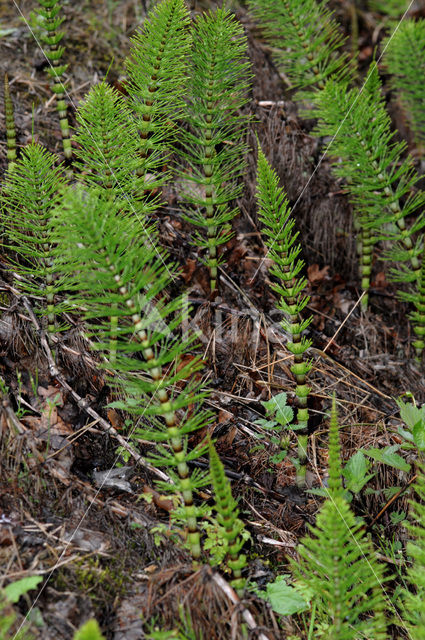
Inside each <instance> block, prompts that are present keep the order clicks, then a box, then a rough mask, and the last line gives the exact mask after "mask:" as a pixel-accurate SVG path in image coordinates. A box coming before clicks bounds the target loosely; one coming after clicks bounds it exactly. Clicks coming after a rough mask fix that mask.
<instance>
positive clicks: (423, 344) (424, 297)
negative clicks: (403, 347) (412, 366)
mask: <svg viewBox="0 0 425 640" xmlns="http://www.w3.org/2000/svg"><path fill="white" fill-rule="evenodd" d="M413 304H414V305H415V307H416V311H414V312H413V313H412V314H411V318H412V322H413V331H414V332H415V334H416V336H417V339H416V340H415V341H414V342H413V346H414V348H415V351H416V359H417V360H420V359H421V358H422V353H423V350H424V348H425V243H424V246H423V248H422V263H421V269H420V276H419V282H418V293H417V295H415V297H414V300H413Z"/></svg>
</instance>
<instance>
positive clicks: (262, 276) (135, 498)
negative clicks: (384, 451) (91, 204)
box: [0, 0, 425, 640]
mask: <svg viewBox="0 0 425 640" xmlns="http://www.w3.org/2000/svg"><path fill="white" fill-rule="evenodd" d="M35 5H36V2H35V0H20V1H19V2H17V3H15V2H13V1H9V2H2V3H1V5H0V76H3V74H4V73H5V72H7V74H8V76H9V81H10V85H11V92H12V98H13V102H14V107H15V119H16V128H17V134H18V143H19V145H20V146H22V145H24V144H26V143H27V142H28V141H29V140H30V139H31V137H32V135H33V131H34V132H35V135H36V137H37V138H38V139H39V140H40V141H41V142H42V143H43V144H45V145H46V146H47V148H49V149H50V150H51V151H56V152H57V153H58V154H59V155H60V154H61V140H60V130H59V126H58V122H57V116H56V111H55V105H54V103H53V101H52V99H51V97H50V95H51V94H50V89H49V83H48V80H47V78H46V74H45V59H44V57H43V54H42V52H41V50H40V48H39V47H38V46H37V43H36V42H35V41H34V38H33V37H32V35H31V33H30V30H29V28H28V25H27V24H26V23H25V22H24V20H23V19H22V17H21V16H20V15H19V11H18V6H19V9H20V10H21V11H22V14H23V15H24V16H25V17H26V19H28V18H29V15H30V11H31V10H33V9H34V7H35ZM63 6H64V13H65V16H66V22H65V26H64V28H65V30H66V37H65V40H64V44H65V46H66V54H65V55H66V61H67V62H69V69H68V71H67V77H68V78H69V84H68V92H69V94H70V96H71V99H72V105H71V106H70V109H69V115H70V119H71V124H73V123H74V122H75V119H74V114H75V108H76V107H77V106H78V104H79V102H80V101H81V99H82V98H83V97H84V94H85V93H86V92H87V91H88V89H89V88H90V86H92V85H93V84H95V83H96V82H97V81H98V80H99V79H101V78H103V77H104V76H105V73H106V72H107V71H108V69H109V73H108V80H109V81H110V82H111V83H112V84H113V85H114V86H116V87H117V88H120V87H121V86H122V85H121V83H122V82H123V80H124V75H123V60H124V58H125V56H126V54H127V53H128V51H129V46H130V40H129V38H130V36H131V35H132V33H133V32H134V29H135V28H136V26H137V24H139V23H140V22H141V21H142V20H143V18H144V15H145V12H144V9H143V7H142V5H139V4H138V3H136V1H134V2H133V1H130V0H126V1H122V0H115V1H113V2H112V1H111V2H106V1H105V2H103V1H100V0H97V1H94V2H83V1H80V2H65V1H64V3H63ZM335 6H336V7H337V18H338V19H339V20H340V22H341V24H342V25H343V28H344V29H345V30H346V31H347V33H349V32H350V20H351V19H352V17H351V16H350V13H349V3H348V2H347V3H345V2H338V3H335ZM202 8H203V7H202ZM197 9H199V6H198V7H197ZM237 15H238V17H239V18H240V19H241V21H242V22H243V24H244V26H245V27H246V29H247V32H248V36H249V53H250V57H251V61H252V65H253V74H254V77H253V88H252V92H251V103H250V105H249V109H250V111H251V113H252V114H253V116H254V119H253V122H252V125H251V130H250V132H249V143H250V145H251V147H252V149H253V148H254V147H255V134H254V132H257V133H258V136H259V139H260V143H261V145H262V147H263V150H264V151H265V153H266V155H267V157H268V159H269V160H270V161H271V163H272V165H273V166H274V167H275V168H276V170H277V172H278V174H279V177H280V179H281V184H282V185H283V186H284V187H285V189H286V191H287V193H288V197H289V200H290V202H291V204H292V205H293V207H294V208H293V213H294V216H295V217H296V221H297V225H298V228H299V230H300V240H301V243H302V248H303V259H304V261H305V263H306V265H307V270H306V271H307V276H308V291H307V293H308V294H309V296H310V302H309V305H308V310H309V311H310V313H312V315H313V322H312V325H311V329H310V336H311V338H312V340H313V347H312V348H311V357H312V358H313V362H314V366H313V370H312V373H311V375H310V378H309V384H310V386H311V387H312V393H311V406H310V409H311V424H310V425H309V430H310V440H309V466H308V474H307V483H308V486H309V487H320V486H321V485H322V483H323V480H324V479H325V478H326V473H327V431H328V418H329V408H330V403H331V397H332V394H333V393H335V395H336V398H337V404H338V412H339V422H340V424H341V426H342V428H341V437H342V444H343V458H344V460H347V459H348V458H350V456H352V455H353V454H354V453H355V452H356V451H358V450H359V449H360V448H370V447H383V446H387V445H394V444H400V436H399V435H398V433H397V428H398V426H399V425H401V420H400V418H399V413H398V408H397V405H396V403H395V400H394V398H397V397H398V396H400V395H402V394H403V393H406V392H411V393H412V394H413V395H414V397H415V399H416V401H417V402H418V403H422V402H424V401H425V383H424V380H423V369H421V368H420V367H419V365H418V364H416V363H415V362H414V361H413V358H412V349H411V347H410V338H411V336H410V331H411V329H410V325H409V323H408V322H407V320H406V318H407V314H408V311H409V309H408V306H407V305H406V304H404V303H401V302H399V301H398V299H397V297H396V291H395V287H394V285H392V284H391V283H389V281H388V265H387V264H385V263H384V262H382V261H379V260H378V259H376V261H375V264H374V271H373V281H372V290H371V295H370V307H369V310H368V311H367V313H362V312H361V311H360V305H359V299H360V288H359V279H358V276H357V266H356V265H357V259H356V250H355V236H354V232H353V228H352V212H351V206H350V204H349V202H348V199H347V196H346V195H345V194H344V192H343V188H342V185H341V184H340V182H339V181H338V180H337V179H335V177H334V176H333V175H332V172H331V168H330V161H329V160H328V158H326V157H325V158H323V159H322V158H321V155H322V152H323V149H322V147H321V146H320V141H318V140H317V139H316V138H313V137H311V136H310V135H309V131H310V129H311V123H309V122H305V121H302V120H301V119H300V118H299V116H298V114H297V109H296V107H295V105H294V104H293V103H292V102H291V99H290V98H291V93H290V91H288V89H287V87H286V86H285V83H284V79H282V78H281V77H280V75H279V74H278V72H277V70H276V68H275V66H274V64H273V63H272V62H271V57H270V51H269V50H268V48H267V46H266V45H265V44H264V42H262V40H261V38H260V36H259V32H258V30H257V29H256V28H255V26H254V25H253V24H252V21H251V20H250V18H249V16H248V15H247V13H246V11H245V10H244V9H243V8H242V9H238V11H237ZM424 15H425V13H424ZM358 20H359V40H358V55H359V60H360V61H361V64H362V65H364V66H365V67H366V66H367V64H368V63H369V62H370V61H371V59H372V55H373V48H374V46H375V45H376V43H377V42H378V41H379V38H380V37H381V35H382V25H381V24H380V22H379V18H378V16H376V15H373V14H372V13H370V12H367V11H366V10H364V11H363V10H359V14H358ZM347 46H349V45H347ZM0 92H1V90H0ZM0 104H2V102H1V103H0ZM1 112H2V106H0V122H1V125H0V175H2V174H3V172H4V170H5V167H6V144H5V128H4V118H3V115H1ZM391 112H392V114H393V116H394V119H395V120H396V121H397V125H398V126H399V128H403V127H404V124H403V121H402V115H401V113H400V112H399V110H398V109H397V105H394V104H391ZM409 144H410V152H411V153H413V154H415V151H416V150H415V148H414V146H413V145H412V143H411V141H410V142H409ZM254 194H255V154H254V152H252V153H250V155H249V158H248V167H247V171H246V174H245V189H244V195H243V197H241V199H240V201H239V203H238V204H239V208H240V215H239V216H238V218H237V219H236V220H235V223H234V230H235V235H234V237H233V239H232V240H231V241H230V242H229V243H228V244H227V245H226V247H225V254H224V258H225V265H226V266H225V269H224V272H223V274H222V277H221V289H220V298H217V299H216V300H215V301H214V303H211V302H209V300H208V293H207V288H208V283H207V275H206V272H205V270H204V268H203V267H202V266H200V261H199V256H198V255H197V250H196V248H195V247H194V246H193V245H192V244H191V243H190V229H189V227H188V225H187V223H185V222H183V221H182V219H181V217H180V215H179V211H178V210H176V208H175V207H174V208H173V194H172V193H171V192H170V193H164V200H165V204H164V207H163V210H162V211H161V212H160V215H159V219H158V224H159V225H160V227H161V238H162V239H163V241H164V244H165V246H166V247H167V249H168V251H169V253H170V254H171V256H172V257H173V258H174V259H176V260H177V261H178V262H179V263H180V264H181V265H182V277H181V287H182V288H183V287H186V289H187V290H188V294H189V297H190V299H191V301H192V304H193V312H192V316H191V323H192V327H196V328H197V329H198V333H199V336H200V341H201V343H202V353H203V358H204V361H205V369H204V371H203V375H204V376H205V379H206V380H207V379H208V381H209V385H210V388H212V393H211V395H210V397H209V399H208V404H209V406H210V408H211V409H213V411H214V416H215V418H214V422H213V423H212V425H211V426H210V427H209V429H210V432H211V434H213V436H214V438H215V439H216V441H217V450H218V452H219V454H220V457H221V459H222V461H223V463H224V464H225V467H226V470H227V471H228V473H229V477H231V480H232V489H233V492H234V495H235V496H236V497H238V499H239V505H240V509H241V513H242V517H243V519H244V521H245V522H246V523H247V528H248V530H249V532H250V534H251V540H250V542H249V544H248V548H247V553H248V557H249V567H248V579H249V581H250V582H251V583H256V584H257V585H258V586H259V587H261V586H264V585H265V584H266V583H267V582H268V581H271V580H273V579H274V577H275V576H276V575H278V574H284V573H288V557H296V546H297V544H298V541H299V540H300V539H301V538H302V536H303V535H304V533H305V532H306V525H307V524H308V523H310V524H311V523H313V522H314V519H315V514H316V513H317V510H318V508H319V506H320V503H321V499H320V498H318V497H316V496H314V495H311V494H309V493H305V492H300V491H299V490H298V489H297V488H296V486H295V471H294V467H293V464H292V463H291V461H290V456H288V457H287V458H286V459H285V460H284V461H283V462H282V463H280V464H278V465H273V464H272V463H270V461H269V455H270V451H271V449H270V447H269V446H268V445H267V444H264V445H263V446H262V447H261V446H259V441H258V439H257V438H256V435H257V432H258V427H257V426H256V425H255V420H257V419H258V418H260V417H263V416H264V409H263V406H262V404H261V403H262V401H265V400H267V399H269V398H270V396H271V395H274V394H276V393H278V392H280V391H287V392H288V395H289V396H291V393H292V392H293V390H294V388H295V382H294V379H293V377H292V374H291V372H290V370H289V366H288V362H289V360H288V359H289V354H288V351H287V350H286V348H285V346H284V344H283V342H282V334H281V330H280V328H279V322H278V320H279V315H278V314H276V311H275V305H276V298H275V295H274V294H273V292H272V290H271V288H270V286H269V280H268V267H269V265H270V261H269V260H268V259H267V257H266V250H265V247H264V244H263V242H262V239H261V229H260V227H259V225H258V221H257V215H256V206H255V199H254ZM376 258H378V256H377V257H376ZM2 265H3V268H2V270H1V271H0V291H1V306H0V309H1V313H2V316H1V323H0V375H1V377H2V378H3V380H4V381H5V383H6V385H7V388H8V391H7V392H6V391H5V392H3V394H2V410H1V414H0V434H1V442H2V444H1V461H0V576H1V580H0V587H1V586H4V585H5V584H7V583H8V582H10V581H15V580H17V579H19V578H22V577H25V576H28V575H40V576H42V577H43V582H42V583H41V584H40V589H39V591H38V592H37V595H36V597H35V598H34V597H33V594H34V593H35V592H31V593H30V594H28V596H27V598H26V599H25V598H22V599H21V601H20V605H19V606H20V612H21V614H22V615H24V614H26V613H27V612H28V610H29V609H31V613H30V620H31V630H32V633H33V635H34V637H36V638H44V640H54V639H67V640H68V639H70V638H72V635H73V632H74V630H75V629H76V628H78V627H79V626H80V624H81V622H82V621H84V620H86V619H88V618H89V617H92V616H94V617H96V619H97V620H98V621H99V623H100V626H101V628H102V631H103V633H104V634H105V636H106V637H107V638H108V639H113V640H124V639H125V640H138V639H139V638H144V637H149V634H150V633H151V632H152V630H153V629H155V628H158V629H161V630H163V629H172V628H176V627H177V626H178V621H179V620H180V618H179V615H180V614H179V605H184V606H185V607H186V608H187V610H188V611H189V612H190V616H191V618H192V625H193V629H194V631H195V637H196V638H201V637H203V638H204V640H206V639H208V640H209V639H211V640H215V639H216V638H217V639H218V638H230V637H232V638H243V637H246V636H245V635H244V631H243V625H242V624H241V621H242V614H243V611H244V608H248V609H249V610H250V611H251V613H252V615H253V617H254V619H255V621H256V624H257V625H259V627H261V630H262V631H263V632H264V633H265V634H266V636H267V637H268V638H270V639H272V638H282V637H285V634H286V633H287V634H288V635H291V634H292V635H295V634H299V636H300V637H303V633H304V630H303V629H302V628H301V627H298V628H297V624H298V623H297V622H294V620H292V622H289V621H287V620H284V621H283V622H282V620H280V621H279V623H278V619H277V618H278V617H277V616H276V615H275V614H273V612H272V611H271V609H270V607H269V606H268V605H267V604H266V603H265V602H263V601H262V600H261V599H260V598H257V597H256V596H255V595H253V594H252V593H248V594H247V596H246V598H244V599H243V602H242V604H238V605H237V606H234V604H232V602H231V601H230V600H229V597H228V593H227V592H226V590H225V589H223V587H222V585H219V584H218V583H217V582H215V581H214V580H213V579H212V570H211V568H210V567H209V566H208V564H206V565H205V566H203V567H200V568H199V569H198V570H197V571H195V572H194V571H193V568H192V564H191V560H190V557H189V555H188V553H187V552H186V551H185V550H184V548H183V547H182V545H181V544H179V541H178V540H175V534H173V532H172V531H171V529H170V528H169V521H170V514H169V510H170V504H169V502H167V501H166V500H164V499H163V497H162V496H161V495H159V494H158V493H157V492H156V490H155V489H154V480H155V478H154V477H152V475H151V474H150V473H149V471H147V470H146V469H144V468H143V467H141V466H137V465H136V464H135V463H134V461H132V460H131V459H130V460H129V461H128V462H127V463H126V468H127V477H126V478H125V481H124V480H123V478H122V477H119V478H118V479H117V478H115V481H113V482H110V483H109V486H108V487H105V486H103V487H102V488H101V489H99V486H100V484H101V480H99V477H101V476H99V475H97V474H99V473H101V472H102V471H105V470H108V469H111V468H112V467H117V466H118V464H117V463H119V462H123V461H122V460H121V459H119V458H118V459H117V454H116V449H117V446H118V444H119V442H118V441H117V438H116V434H120V435H121V436H122V437H125V430H124V425H123V423H122V419H121V417H120V416H119V415H118V414H117V413H116V412H114V411H112V410H108V409H106V408H105V405H106V404H107V401H108V391H109V390H108V389H107V387H106V386H105V384H104V381H103V378H102V373H101V371H100V369H97V368H96V362H95V361H94V360H93V359H92V358H91V357H90V354H88V353H87V349H86V345H85V343H84V340H83V339H82V337H81V334H80V332H81V326H80V325H78V322H76V324H75V326H74V327H73V328H72V330H71V331H70V332H69V333H68V334H66V335H64V336H61V338H60V341H59V344H58V345H57V353H58V354H59V364H60V372H61V376H60V377H59V379H58V377H57V376H54V375H52V371H51V369H49V362H48V359H47V357H46V353H45V350H43V346H42V344H41V343H40V340H39V332H38V331H37V327H36V321H35V320H34V316H33V315H32V313H31V311H32V309H31V306H28V305H27V306H25V304H24V302H23V301H22V299H21V297H20V296H19V287H18V285H17V284H16V282H15V283H12V281H11V277H10V275H9V274H8V273H7V268H6V267H7V256H5V255H3V256H1V257H0V268H1V267H2ZM29 303H30V304H31V300H30V301H29ZM63 380H65V382H66V384H65V385H63V384H61V381H63ZM78 397H80V398H81V399H83V400H84V402H85V404H86V405H89V406H90V407H91V408H92V415H91V416H90V415H88V414H87V412H86V411H85V410H84V409H83V403H82V402H80V403H78V402H77V400H78ZM93 415H95V417H93ZM108 425H110V426H111V427H113V429H112V430H111V429H110V428H109V429H108ZM262 442H264V441H262ZM133 444H134V443H133ZM292 446H293V447H294V446H295V441H293V442H292ZM140 450H141V451H142V452H143V446H142V445H140ZM292 453H293V452H292ZM205 464H207V461H205ZM373 470H374V471H375V472H376V473H375V476H374V477H373V479H372V480H370V482H369V483H368V485H367V487H368V491H367V492H364V491H363V492H362V493H361V494H359V495H357V496H355V497H354V501H353V508H354V510H355V512H356V514H358V515H359V516H362V517H363V518H364V519H365V522H366V524H367V525H371V524H372V523H373V535H374V537H375V539H376V541H377V543H379V540H381V542H382V554H381V555H382V558H383V559H384V561H386V562H388V563H389V565H390V570H393V566H391V564H394V563H396V562H397V560H396V558H395V557H394V554H391V549H394V548H395V547H394V543H395V542H397V541H400V543H401V544H403V536H405V530H404V529H403V528H402V527H400V525H399V524H398V520H400V518H397V514H399V513H402V512H406V511H407V508H408V507H407V499H408V495H407V494H403V495H402V496H401V497H399V498H398V500H397V501H396V502H395V503H394V504H392V505H391V506H390V507H389V508H387V509H385V510H384V511H383V513H382V515H379V514H380V512H381V510H382V509H383V507H384V506H385V505H386V504H387V502H388V497H389V496H390V495H391V492H392V491H394V487H403V486H405V485H407V484H408V482H409V474H408V473H405V472H402V471H397V470H395V469H391V468H389V467H388V466H385V465H383V464H380V463H376V464H375V465H374V467H373ZM205 498H206V499H208V495H207V494H206V495H205ZM394 514H396V515H394ZM391 545H392V546H391ZM282 624H283V625H286V626H287V628H286V631H285V632H284V631H282V629H281V627H280V626H279V625H282ZM299 624H300V625H301V622H300V623H299ZM183 626H184V624H183ZM256 634H257V632H252V634H251V636H250V637H257V636H258V634H257V635H256Z"/></svg>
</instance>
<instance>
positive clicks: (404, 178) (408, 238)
mask: <svg viewBox="0 0 425 640" xmlns="http://www.w3.org/2000/svg"><path fill="white" fill-rule="evenodd" d="M315 103H316V111H315V113H316V114H317V115H318V117H319V124H318V125H317V128H316V130H315V133H316V135H319V136H331V137H332V141H331V146H330V153H331V154H332V155H333V156H334V157H336V158H340V159H341V160H342V162H340V161H338V160H336V161H335V163H334V167H335V173H336V174H337V175H338V176H340V177H343V178H345V180H346V182H347V191H348V193H349V195H350V198H351V201H352V202H353V204H354V206H355V211H356V216H357V221H358V224H359V227H360V229H361V235H362V258H361V277H362V288H363V291H365V292H366V294H365V295H364V297H363V300H362V306H363V308H364V309H365V308H366V307H367V303H368V291H369V287H370V275H371V264H372V249H373V246H374V245H375V244H376V242H377V241H378V240H379V239H382V238H389V239H391V240H392V242H393V243H396V242H398V243H399V244H400V246H401V249H397V248H395V249H394V250H392V251H391V252H390V253H388V257H390V258H392V259H396V260H403V261H410V264H411V267H412V270H413V272H414V274H415V275H414V279H415V280H416V281H419V278H420V258H419V253H420V246H418V244H417V243H416V242H415V240H414V238H415V235H416V234H417V233H418V232H419V231H421V230H422V229H423V227H424V225H425V218H424V216H423V215H419V216H417V217H416V219H414V221H413V223H412V224H411V226H410V227H408V226H407V225H406V220H405V219H406V217H407V216H411V215H412V214H415V213H416V214H417V212H418V209H419V208H420V207H421V206H422V205H423V203H424V201H425V198H424V194H423V193H421V192H416V193H415V185H416V183H417V182H418V180H419V176H418V175H417V174H416V173H415V171H414V168H413V163H412V160H411V158H410V157H407V158H405V159H403V153H404V151H405V148H406V144H405V143H404V142H394V140H393V138H394V133H393V132H392V131H391V121H390V117H389V115H388V113H387V111H386V109H385V105H384V101H383V97H382V95H381V83H380V79H379V75H378V70H377V66H376V64H375V63H374V64H373V65H372V67H371V69H370V71H369V74H368V76H367V79H366V81H365V84H364V87H363V89H362V90H361V91H359V90H358V89H351V90H350V89H349V88H348V86H347V85H346V84H344V83H338V82H335V81H333V80H330V81H329V82H328V83H327V84H326V87H325V88H324V89H323V91H321V92H318V93H317V94H316V96H315Z"/></svg>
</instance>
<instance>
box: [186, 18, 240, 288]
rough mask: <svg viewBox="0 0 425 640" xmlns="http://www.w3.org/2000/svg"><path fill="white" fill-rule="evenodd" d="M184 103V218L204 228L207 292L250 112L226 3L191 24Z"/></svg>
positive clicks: (225, 232) (235, 27)
mask: <svg viewBox="0 0 425 640" xmlns="http://www.w3.org/2000/svg"><path fill="white" fill-rule="evenodd" d="M192 35H193V45H192V54H191V58H190V62H189V64H190V82H189V85H188V89H187V91H188V103H187V105H186V109H185V113H184V118H185V121H186V122H187V124H188V128H187V129H183V130H182V131H181V140H182V146H181V147H179V148H178V152H179V154H180V156H181V159H182V162H185V163H186V164H187V165H188V167H189V168H188V170H187V171H186V173H185V174H183V179H184V184H183V192H184V193H183V197H184V200H185V201H186V202H187V203H188V205H189V207H188V209H187V213H186V219H187V220H188V221H189V222H191V223H192V224H194V225H195V226H196V227H198V228H199V229H200V230H202V229H203V230H204V231H205V232H206V237H205V236H204V235H203V234H202V233H201V232H197V233H196V234H195V236H194V243H195V244H196V245H197V246H199V247H201V248H205V249H206V250H207V254H208V255H207V258H206V260H205V262H206V264H207V266H208V269H209V272H210V288H211V293H212V294H214V293H216V289H217V278H218V265H219V263H220V257H219V255H218V248H219V247H220V246H222V245H223V244H225V243H226V242H227V241H228V240H229V238H230V237H231V235H232V233H231V227H230V221H231V220H232V218H233V217H234V216H235V215H236V210H235V209H234V208H232V207H231V202H232V201H233V200H234V199H235V198H236V197H237V196H238V195H239V193H240V191H241V186H240V185H239V184H238V179H239V178H240V176H241V173H242V171H243V168H244V166H245V154H246V151H247V146H246V144H245V141H244V136H245V130H246V127H247V123H248V116H247V115H243V114H242V113H241V112H240V109H241V108H242V107H243V106H244V105H245V104H246V102H247V95H246V94H247V89H248V70H249V64H248V61H247V41H246V37H245V35H244V33H243V29H242V26H241V25H240V23H239V22H238V21H237V20H236V19H235V17H234V16H233V15H232V14H231V13H230V12H229V11H228V10H227V9H225V8H219V9H216V10H215V11H214V12H208V13H205V14H203V15H202V16H200V17H198V18H197V20H196V21H195V23H194V25H193V29H192Z"/></svg>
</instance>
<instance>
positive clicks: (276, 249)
mask: <svg viewBox="0 0 425 640" xmlns="http://www.w3.org/2000/svg"><path fill="white" fill-rule="evenodd" d="M257 199H258V202H259V217H260V219H261V221H262V222H263V224H264V225H265V227H264V228H263V233H264V235H265V236H267V239H266V240H265V244H266V245H267V247H268V248H269V254H270V257H271V258H272V260H273V262H274V265H273V266H272V267H271V269H270V272H271V273H272V274H273V275H274V276H276V277H277V278H278V283H273V284H272V288H273V289H274V290H275V291H276V292H277V293H278V294H279V295H280V298H279V303H278V305H277V307H278V308H279V309H281V311H283V313H284V314H285V319H284V320H283V321H282V326H283V328H284V329H285V330H286V331H287V332H288V333H289V335H290V340H289V342H288V343H287V347H288V349H289V351H290V352H291V353H292V354H293V364H292V366H291V372H292V373H293V375H294V377H295V381H296V387H295V405H296V408H297V412H296V424H295V425H294V426H293V429H295V431H296V433H297V437H298V466H297V484H298V485H299V486H300V487H303V486H304V485H305V475H306V463H307V444H308V432H307V426H308V417H309V413H308V406H307V398H308V395H309V393H310V387H309V386H308V385H307V384H306V380H307V374H308V373H309V371H310V370H311V368H312V363H311V362H310V361H308V360H306V359H305V352H306V351H307V350H308V348H309V347H310V345H311V340H310V339H307V338H306V337H305V336H304V335H303V332H304V331H305V329H306V328H307V327H308V325H309V324H310V322H311V319H312V318H311V316H310V317H308V318H306V319H304V320H301V312H302V311H303V309H304V308H305V307H306V305H307V303H308V301H309V296H306V295H303V291H304V289H305V287H306V284H307V281H306V279H305V278H304V277H302V276H301V277H300V275H299V274H300V272H301V270H302V269H303V267H304V262H303V261H302V260H300V259H299V257H298V256H299V254H300V252H301V246H300V244H299V243H298V242H297V237H298V233H297V232H295V231H294V225H295V222H294V220H293V218H291V217H290V214H291V211H290V208H289V204H288V201H287V199H286V196H285V193H284V191H283V189H282V188H281V187H279V179H278V177H277V175H276V172H275V171H274V170H273V169H272V168H271V167H270V165H269V163H268V162H267V160H266V157H265V155H264V153H263V152H262V151H261V149H260V148H258V172H257ZM285 445H286V442H285V439H284V436H283V437H282V439H281V446H282V448H283V447H284V446H285Z"/></svg>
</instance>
